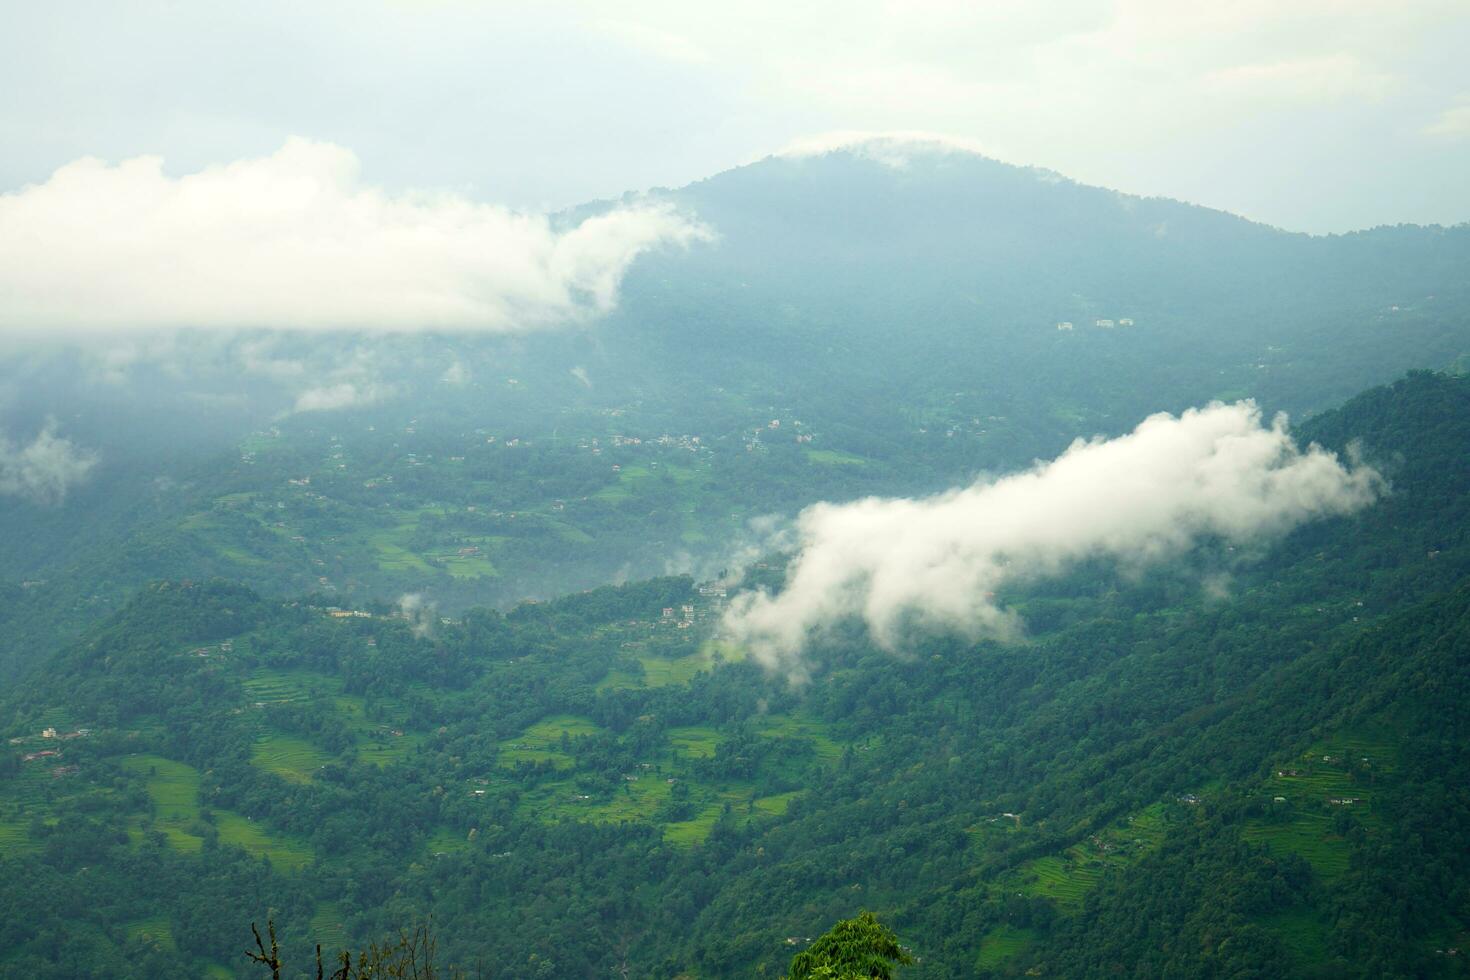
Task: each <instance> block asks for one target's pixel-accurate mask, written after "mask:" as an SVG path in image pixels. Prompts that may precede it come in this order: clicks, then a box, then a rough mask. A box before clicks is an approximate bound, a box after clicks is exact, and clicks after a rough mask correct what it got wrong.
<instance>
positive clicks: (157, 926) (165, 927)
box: [123, 915, 178, 953]
mask: <svg viewBox="0 0 1470 980" xmlns="http://www.w3.org/2000/svg"><path fill="white" fill-rule="evenodd" d="M123 934H124V935H126V936H127V937H128V939H129V940H133V939H141V940H143V941H144V942H147V943H150V944H152V945H154V946H157V947H158V948H159V949H164V950H167V951H169V952H170V953H173V952H177V950H178V946H177V945H176V944H175V943H174V931H173V928H172V927H171V926H170V925H169V922H168V917H167V916H163V915H155V916H152V917H150V918H147V919H136V920H134V921H132V922H129V923H127V924H126V925H125V926H123Z"/></svg>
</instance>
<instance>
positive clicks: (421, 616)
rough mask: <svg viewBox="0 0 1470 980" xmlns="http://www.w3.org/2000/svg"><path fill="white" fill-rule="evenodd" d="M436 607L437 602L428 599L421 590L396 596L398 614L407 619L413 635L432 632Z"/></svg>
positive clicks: (435, 617)
mask: <svg viewBox="0 0 1470 980" xmlns="http://www.w3.org/2000/svg"><path fill="white" fill-rule="evenodd" d="M438 608H439V604H438V603H436V602H433V601H431V600H430V599H428V598H427V597H426V596H425V595H424V594H423V593H422V592H408V593H405V594H403V595H401V596H399V597H398V615H399V616H401V617H402V618H404V619H406V620H408V623H409V628H410V629H411V630H413V635H414V636H418V637H425V636H430V635H432V634H433V632H434V625H435V623H436V622H437V618H438V617H437V615H436V614H437V612H438Z"/></svg>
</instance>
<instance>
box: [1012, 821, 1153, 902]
mask: <svg viewBox="0 0 1470 980" xmlns="http://www.w3.org/2000/svg"><path fill="white" fill-rule="evenodd" d="M1164 833H1165V826H1164V804H1162V803H1156V804H1154V805H1153V806H1150V807H1148V808H1146V809H1144V810H1142V811H1140V812H1138V813H1136V814H1132V815H1130V816H1127V817H1124V818H1122V819H1121V820H1119V821H1117V822H1116V823H1113V824H1112V825H1110V826H1108V827H1106V828H1104V829H1103V830H1101V831H1099V832H1098V833H1096V834H1093V835H1091V836H1090V837H1088V838H1087V839H1086V840H1083V841H1080V842H1078V843H1076V844H1074V845H1072V846H1071V847H1069V848H1067V849H1066V850H1064V851H1062V852H1061V853H1060V854H1049V855H1046V856H1045V857H1040V858H1036V859H1035V860H1033V861H1028V862H1026V863H1025V864H1023V865H1021V866H1020V868H1018V869H1017V870H1016V871H1015V872H1014V873H1013V874H1012V875H1011V876H1009V877H1008V878H1007V879H1006V881H1007V884H1006V887H1015V888H1016V889H1017V890H1019V891H1022V892H1024V893H1026V894H1029V895H1036V896H1040V897H1044V898H1050V899H1052V900H1053V901H1055V902H1057V903H1058V904H1059V905H1061V906H1063V907H1064V908H1076V907H1078V906H1080V905H1081V903H1082V899H1083V898H1084V897H1086V895H1087V893H1088V892H1089V891H1091V890H1092V888H1093V887H1094V886H1096V885H1097V883H1098V882H1099V881H1100V880H1101V879H1102V876H1103V875H1104V874H1105V873H1106V872H1107V871H1108V870H1109V869H1110V868H1124V867H1127V866H1128V865H1130V864H1133V863H1134V862H1136V861H1138V860H1139V859H1140V858H1141V857H1143V856H1144V855H1145V854H1147V853H1148V852H1149V851H1151V850H1153V849H1154V848H1156V847H1158V846H1159V844H1160V843H1161V842H1162V841H1163V839H1164Z"/></svg>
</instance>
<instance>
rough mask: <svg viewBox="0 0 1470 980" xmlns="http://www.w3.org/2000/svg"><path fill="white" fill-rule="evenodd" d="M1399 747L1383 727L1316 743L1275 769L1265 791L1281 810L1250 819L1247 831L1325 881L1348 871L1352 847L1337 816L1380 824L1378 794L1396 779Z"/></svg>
mask: <svg viewBox="0 0 1470 980" xmlns="http://www.w3.org/2000/svg"><path fill="white" fill-rule="evenodd" d="M1395 755H1396V746H1395V744H1394V742H1393V741H1392V736H1391V735H1390V734H1387V733H1383V732H1373V733H1352V734H1346V735H1341V736H1335V737H1333V738H1330V739H1327V740H1324V741H1322V742H1319V743H1317V744H1316V745H1313V746H1312V747H1311V748H1310V749H1308V750H1307V751H1306V752H1304V753H1303V754H1302V756H1301V757H1300V758H1299V759H1298V760H1296V761H1295V762H1291V763H1288V764H1284V765H1280V766H1277V767H1276V768H1275V770H1274V771H1273V774H1272V775H1271V777H1270V778H1269V779H1268V780H1266V784H1265V788H1264V794H1265V795H1267V796H1270V797H1271V806H1272V807H1273V808H1275V809H1276V810H1277V812H1275V813H1273V814H1271V815H1270V816H1269V817H1265V818H1260V819H1256V820H1252V821H1250V823H1248V824H1247V826H1246V828H1245V831H1244V832H1243V834H1242V836H1243V837H1245V839H1247V840H1250V841H1254V842H1257V843H1263V844H1266V845H1267V846H1268V847H1270V848H1272V849H1273V850H1276V851H1281V852H1285V853H1290V854H1296V855H1299V856H1300V857H1302V858H1303V859H1305V860H1306V861H1307V863H1309V864H1310V865H1311V866H1312V870H1313V871H1315V872H1316V873H1317V875H1318V876H1319V877H1321V878H1322V879H1323V880H1324V881H1331V880H1332V879H1333V878H1336V877H1338V876H1339V875H1341V874H1342V873H1343V872H1345V871H1346V870H1347V867H1348V859H1349V853H1350V848H1349V845H1348V842H1347V840H1346V839H1345V838H1344V837H1343V836H1342V835H1341V834H1339V833H1337V832H1336V830H1335V829H1334V825H1335V823H1336V821H1337V817H1338V815H1339V814H1340V813H1341V814H1346V815H1347V816H1349V817H1350V818H1351V819H1352V820H1353V821H1354V822H1356V823H1362V824H1364V825H1365V826H1368V827H1377V826H1379V825H1381V822H1382V821H1381V818H1380V817H1379V815H1378V814H1377V812H1376V811H1375V810H1374V807H1373V799H1374V796H1375V795H1376V792H1377V789H1378V787H1379V786H1381V785H1382V784H1384V783H1385V782H1389V781H1392V780H1393V778H1394V772H1395Z"/></svg>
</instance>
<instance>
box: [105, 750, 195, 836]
mask: <svg viewBox="0 0 1470 980" xmlns="http://www.w3.org/2000/svg"><path fill="white" fill-rule="evenodd" d="M123 767H124V768H126V769H128V770H129V771H131V772H135V773H138V774H139V775H142V776H144V778H145V786H146V788H147V790H148V798H149V799H150V800H152V801H153V817H154V819H155V820H156V821H158V822H159V823H178V822H184V821H191V820H197V819H199V770H197V769H195V768H194V767H193V766H191V765H187V764H185V763H182V762H175V761H173V760H172V759H165V758H164V757H163V756H161V755H133V756H128V757H127V758H126V759H124V760H123Z"/></svg>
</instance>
